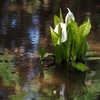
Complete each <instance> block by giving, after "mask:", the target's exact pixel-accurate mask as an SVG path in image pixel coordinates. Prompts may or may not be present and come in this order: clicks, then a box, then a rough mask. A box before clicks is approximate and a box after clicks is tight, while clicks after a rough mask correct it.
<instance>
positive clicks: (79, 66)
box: [72, 62, 88, 72]
mask: <svg viewBox="0 0 100 100" xmlns="http://www.w3.org/2000/svg"><path fill="white" fill-rule="evenodd" d="M72 67H73V68H76V69H77V70H80V71H82V72H84V71H86V70H88V67H87V65H85V64H83V63H80V62H77V63H72Z"/></svg>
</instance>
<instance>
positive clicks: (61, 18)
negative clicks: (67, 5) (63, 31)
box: [60, 8, 63, 22]
mask: <svg viewBox="0 0 100 100" xmlns="http://www.w3.org/2000/svg"><path fill="white" fill-rule="evenodd" d="M60 20H61V22H63V17H62V10H61V8H60Z"/></svg>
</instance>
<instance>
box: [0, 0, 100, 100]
mask: <svg viewBox="0 0 100 100" xmlns="http://www.w3.org/2000/svg"><path fill="white" fill-rule="evenodd" d="M60 7H61V8H62V10H63V16H65V15H66V13H67V10H66V7H69V8H70V9H71V11H72V12H73V13H74V15H75V20H76V21H77V22H78V23H79V24H81V23H82V22H83V21H84V20H86V19H87V18H90V20H91V24H92V28H91V32H90V34H89V36H88V38H87V43H88V51H91V52H93V51H95V52H96V53H94V54H93V55H92V56H93V57H100V39H99V37H100V2H99V0H95V1H93V0H89V1H86V0H84V1H82V0H77V2H76V1H75V0H68V1H66V0H55V1H52V0H51V1H50V0H48V2H47V1H46V0H41V1H39V0H34V1H32V0H29V1H28V0H27V2H26V0H22V2H21V1H20V0H18V1H16V0H11V1H10V0H4V1H0V100H99V95H100V88H99V87H100V75H99V73H100V68H99V67H100V60H99V58H95V59H94V60H93V59H91V60H87V59H86V60H85V63H86V65H87V66H88V67H89V70H88V71H87V72H86V73H81V72H79V71H76V70H75V71H68V70H66V69H62V70H59V69H56V70H55V69H54V65H52V66H51V67H50V68H47V67H46V65H48V64H49V63H51V62H52V59H47V61H46V62H45V63H46V64H45V66H42V68H41V66H40V62H39V49H40V47H41V46H44V47H45V49H46V50H47V51H48V52H52V51H53V47H52V42H51V37H50V32H49V27H50V26H53V16H54V15H55V14H58V13H59V8H60ZM97 59H98V60H97ZM60 90H62V91H61V92H60ZM63 91H65V92H63ZM59 93H60V95H59ZM64 94H65V96H64Z"/></svg>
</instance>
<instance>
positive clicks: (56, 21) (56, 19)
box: [54, 15, 62, 26]
mask: <svg viewBox="0 0 100 100" xmlns="http://www.w3.org/2000/svg"><path fill="white" fill-rule="evenodd" d="M61 22H62V20H61V19H60V18H59V17H58V16H57V15H55V16H54V26H56V25H58V24H59V23H61Z"/></svg>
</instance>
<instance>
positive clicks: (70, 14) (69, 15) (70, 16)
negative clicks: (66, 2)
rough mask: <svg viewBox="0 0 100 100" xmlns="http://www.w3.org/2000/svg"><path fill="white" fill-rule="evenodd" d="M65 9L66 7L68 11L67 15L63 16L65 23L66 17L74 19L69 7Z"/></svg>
mask: <svg viewBox="0 0 100 100" xmlns="http://www.w3.org/2000/svg"><path fill="white" fill-rule="evenodd" d="M67 9H68V13H67V15H66V17H65V23H67V21H68V18H71V19H73V20H75V17H74V15H73V13H72V12H71V11H70V9H69V8H67Z"/></svg>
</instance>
